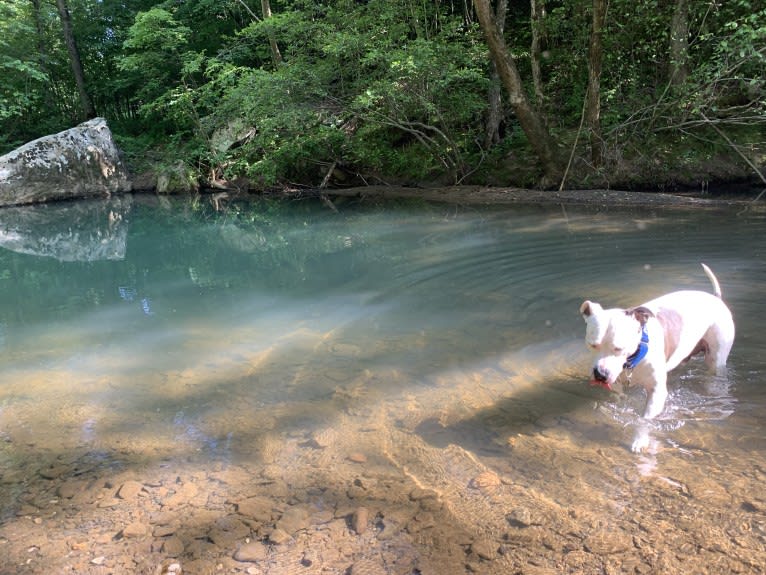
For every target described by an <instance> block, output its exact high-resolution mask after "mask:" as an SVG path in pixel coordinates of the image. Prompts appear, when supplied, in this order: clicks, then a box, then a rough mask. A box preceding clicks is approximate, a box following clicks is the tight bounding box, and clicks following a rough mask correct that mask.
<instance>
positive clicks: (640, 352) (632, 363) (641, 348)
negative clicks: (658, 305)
mask: <svg viewBox="0 0 766 575" xmlns="http://www.w3.org/2000/svg"><path fill="white" fill-rule="evenodd" d="M648 352H649V334H648V333H646V325H643V326H641V343H639V344H638V347H637V348H636V351H634V352H633V353H632V354H631V355H629V356H628V359H627V360H626V361H625V364H624V365H623V366H622V368H623V369H633V368H634V367H636V366H637V365H638V364H639V363H641V360H642V359H644V357H646V354H647V353H648Z"/></svg>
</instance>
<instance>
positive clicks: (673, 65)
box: [668, 0, 689, 86]
mask: <svg viewBox="0 0 766 575" xmlns="http://www.w3.org/2000/svg"><path fill="white" fill-rule="evenodd" d="M688 57H689V2H688V0H676V5H675V10H674V11H673V20H672V21H671V23H670V60H669V62H668V64H669V67H668V71H669V72H668V76H669V82H670V84H671V85H672V86H682V85H684V84H685V83H686V78H687V77H688V76H689V67H688Z"/></svg>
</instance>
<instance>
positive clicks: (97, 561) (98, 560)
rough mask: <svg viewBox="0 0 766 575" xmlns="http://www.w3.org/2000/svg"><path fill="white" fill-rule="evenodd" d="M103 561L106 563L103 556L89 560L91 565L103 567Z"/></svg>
mask: <svg viewBox="0 0 766 575" xmlns="http://www.w3.org/2000/svg"><path fill="white" fill-rule="evenodd" d="M104 561H106V557H104V556H103V555H99V556H98V557H94V558H93V559H91V560H90V562H91V563H93V565H103V564H104Z"/></svg>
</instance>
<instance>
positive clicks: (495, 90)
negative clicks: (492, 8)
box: [484, 0, 508, 148]
mask: <svg viewBox="0 0 766 575" xmlns="http://www.w3.org/2000/svg"><path fill="white" fill-rule="evenodd" d="M507 11H508V0H497V11H496V15H497V16H496V20H497V31H498V33H499V34H500V35H501V36H502V35H503V29H504V28H505V15H506V12H507ZM491 70H492V71H491V77H490V82H491V84H490V87H489V98H488V99H489V110H488V112H487V124H486V131H485V139H484V145H485V147H486V148H490V147H492V145H494V144H497V143H499V142H500V123H501V122H502V121H503V108H502V104H503V97H502V84H501V83H500V75H499V74H498V73H497V66H495V63H494V62H492V63H491Z"/></svg>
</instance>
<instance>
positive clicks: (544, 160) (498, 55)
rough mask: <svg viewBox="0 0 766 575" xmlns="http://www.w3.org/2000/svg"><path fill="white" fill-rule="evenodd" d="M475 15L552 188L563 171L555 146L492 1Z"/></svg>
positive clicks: (477, 1) (479, 3)
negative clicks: (527, 89) (526, 89)
mask: <svg viewBox="0 0 766 575" xmlns="http://www.w3.org/2000/svg"><path fill="white" fill-rule="evenodd" d="M474 6H475V7H476V15H477V17H478V19H479V25H480V26H481V29H482V30H483V31H484V36H485V37H486V40H487V46H488V47H489V53H490V57H491V58H492V61H493V62H494V64H495V66H496V67H497V72H498V74H500V78H501V79H502V81H503V86H504V87H505V89H506V91H507V92H508V101H509V102H510V104H511V107H512V108H513V111H514V112H515V113H516V117H517V118H518V120H519V124H520V125H521V129H522V130H524V133H525V134H526V136H527V139H528V140H529V144H530V146H532V149H533V150H534V151H535V154H536V155H537V157H538V159H539V160H540V163H541V164H542V168H543V172H544V174H545V182H544V183H545V184H547V185H550V184H552V183H553V182H554V181H556V180H558V178H559V177H560V175H561V172H562V169H561V164H560V161H559V154H558V150H557V147H556V144H555V142H554V140H553V138H552V137H551V135H550V133H549V132H548V129H547V128H546V127H545V124H544V123H543V121H542V118H541V117H540V115H539V114H538V113H537V112H536V111H535V110H534V108H533V107H532V106H531V104H530V103H529V99H528V98H527V95H526V93H525V92H524V86H523V84H522V81H521V76H520V75H519V71H518V69H517V67H516V63H515V62H514V60H513V57H512V56H511V54H510V52H509V51H508V47H507V46H506V44H505V40H503V37H502V36H501V35H500V33H499V32H498V27H497V23H496V21H495V17H494V15H493V14H492V9H491V7H490V5H489V0H474Z"/></svg>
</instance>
